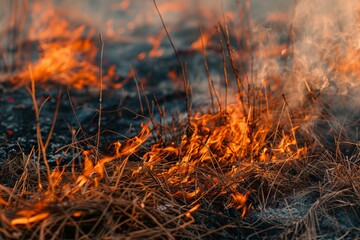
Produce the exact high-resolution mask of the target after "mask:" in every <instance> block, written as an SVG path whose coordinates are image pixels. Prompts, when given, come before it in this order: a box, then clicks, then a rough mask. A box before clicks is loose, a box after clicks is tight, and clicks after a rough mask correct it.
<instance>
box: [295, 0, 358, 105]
mask: <svg viewBox="0 0 360 240" xmlns="http://www.w3.org/2000/svg"><path fill="white" fill-rule="evenodd" d="M358 5H359V4H358V3H357V1H355V0H349V1H345V2H344V1H340V0H315V1H313V0H303V1H300V2H299V4H298V5H297V7H296V15H295V18H294V29H295V34H294V53H293V54H294V58H293V68H292V72H291V74H292V77H291V80H292V81H293V82H291V83H290V84H289V89H288V91H289V94H288V95H292V96H293V99H291V102H292V104H293V105H296V104H297V103H296V102H299V99H303V98H304V94H303V93H304V89H305V90H307V91H309V89H308V88H310V89H311V91H315V92H321V93H334V91H335V92H336V94H338V95H340V96H345V95H348V94H349V93H350V90H351V91H354V90H355V91H356V92H357V93H360V92H359V89H358V87H359V85H360V80H359V79H358V77H359V76H360V75H359V73H360V72H359V70H358V69H356V68H355V65H354V64H357V62H358V60H359V56H358V54H357V52H358V51H359V47H360V45H359V43H360V42H359V41H360V38H359V19H358ZM290 92H291V94H290ZM357 102H358V101H357Z"/></svg>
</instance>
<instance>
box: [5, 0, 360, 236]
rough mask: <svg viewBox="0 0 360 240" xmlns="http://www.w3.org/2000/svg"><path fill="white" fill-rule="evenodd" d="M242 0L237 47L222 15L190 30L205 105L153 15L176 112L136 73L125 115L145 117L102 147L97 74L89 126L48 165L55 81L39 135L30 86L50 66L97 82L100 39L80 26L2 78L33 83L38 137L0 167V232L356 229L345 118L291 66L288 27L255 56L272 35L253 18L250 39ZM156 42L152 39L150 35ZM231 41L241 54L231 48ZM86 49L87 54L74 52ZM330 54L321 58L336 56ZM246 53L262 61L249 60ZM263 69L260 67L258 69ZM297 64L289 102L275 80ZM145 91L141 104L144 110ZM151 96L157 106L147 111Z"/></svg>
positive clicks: (76, 84) (62, 76)
mask: <svg viewBox="0 0 360 240" xmlns="http://www.w3.org/2000/svg"><path fill="white" fill-rule="evenodd" d="M127 4H130V3H127ZM249 4H250V3H249V1H244V9H245V10H244V11H245V12H242V14H243V15H242V17H243V19H242V20H244V22H245V23H244V25H243V26H242V27H243V28H244V29H243V30H242V31H244V32H242V33H243V34H244V36H245V37H244V38H243V39H241V42H242V43H243V46H242V47H241V49H239V51H236V50H234V48H233V47H232V41H233V40H234V37H233V36H231V35H230V33H229V32H231V29H230V31H229V29H228V28H229V24H228V23H227V21H226V19H225V18H224V19H223V22H222V23H220V24H218V25H217V27H216V31H215V32H214V34H207V33H206V34H205V35H203V36H204V39H203V38H202V36H200V38H199V39H198V40H196V41H195V42H194V43H196V46H195V45H192V47H191V48H196V51H198V52H200V53H201V54H202V56H203V59H204V65H205V69H206V71H207V77H208V87H209V90H208V91H209V95H210V96H211V102H210V104H209V105H207V106H206V107H208V108H209V111H205V112H204V111H202V110H201V108H199V109H195V111H194V109H191V98H190V97H191V94H192V88H191V86H190V84H189V81H188V79H187V78H186V69H185V67H184V64H183V62H182V59H181V56H180V53H179V52H178V50H177V49H176V47H175V45H174V43H173V42H172V39H171V37H170V33H169V32H168V31H167V28H166V25H165V23H164V22H163V24H164V28H165V30H166V35H167V37H168V39H169V40H170V43H171V46H172V48H173V50H174V52H175V55H176V58H177V60H178V63H179V65H180V66H181V68H180V69H179V71H181V73H182V81H183V82H182V83H183V87H184V95H185V97H186V103H185V105H186V113H187V118H178V119H173V121H172V122H171V121H167V120H166V118H165V115H166V114H165V110H164V109H162V108H161V107H160V106H159V103H158V101H157V99H156V98H155V100H154V101H153V105H156V107H154V106H153V107H150V105H151V104H150V100H149V99H148V96H147V95H146V93H145V90H144V85H143V84H141V85H140V86H139V85H138V83H137V81H136V79H135V83H136V88H137V90H138V98H139V102H140V105H141V111H140V112H141V113H136V114H137V116H141V117H142V118H143V119H144V121H143V123H142V124H141V126H140V129H139V131H138V133H137V134H134V135H130V137H127V138H125V139H123V140H121V141H120V140H119V141H115V142H113V143H112V144H111V146H110V147H107V149H106V150H102V149H100V145H101V144H100V143H99V141H100V139H101V134H102V132H101V131H100V130H101V123H102V121H101V120H102V118H101V111H102V87H101V89H100V103H99V104H100V107H99V110H98V113H99V116H98V117H99V122H98V123H99V125H98V131H97V133H96V135H95V136H94V137H89V138H86V139H85V140H84V141H75V140H74V138H73V142H72V143H71V144H69V146H70V148H74V149H76V150H77V151H80V152H81V154H80V155H76V154H73V156H72V160H71V161H69V162H66V163H64V162H62V161H61V160H59V159H57V161H56V163H55V164H53V165H50V164H49V162H48V158H47V148H48V146H49V141H50V140H49V139H50V138H51V137H52V134H53V132H54V124H55V123H56V118H57V112H58V111H59V105H58V104H60V99H61V94H62V93H61V92H59V94H58V99H57V103H58V104H57V106H56V107H55V114H54V115H53V116H54V119H55V120H54V121H53V123H52V127H51V128H50V131H49V132H48V136H46V138H45V136H44V135H43V134H44V131H43V130H42V126H41V116H40V112H41V110H42V107H43V104H45V103H41V104H39V102H38V101H37V95H36V92H35V85H40V89H41V84H43V82H46V81H48V80H50V79H51V80H52V81H54V82H63V83H64V84H65V85H67V86H68V87H72V88H79V89H81V88H83V86H84V84H85V81H86V84H91V85H94V86H97V84H98V82H99V81H100V82H101V85H102V83H103V81H102V80H103V79H102V74H101V72H100V79H99V76H98V71H100V70H102V62H103V58H102V56H101V59H100V61H101V64H100V67H96V66H95V65H94V64H93V63H92V62H91V61H92V60H93V59H94V58H95V56H96V52H97V49H96V48H95V46H94V43H93V42H91V41H90V40H89V38H86V40H79V39H81V38H82V33H83V30H84V29H83V28H79V29H78V31H76V32H75V34H72V37H73V38H72V39H71V41H67V40H66V41H65V40H59V41H55V42H54V43H46V44H45V43H44V44H40V46H41V51H42V53H43V54H42V55H41V56H40V59H39V60H38V61H37V62H36V63H34V64H31V65H30V67H28V68H27V69H26V70H23V71H21V72H20V73H19V72H17V73H16V74H14V77H13V78H11V79H12V81H15V80H16V79H17V81H16V84H30V87H28V92H29V93H30V96H31V99H32V102H33V106H34V107H33V108H34V110H35V118H36V134H37V143H38V144H37V146H34V147H33V148H32V150H31V151H30V152H29V153H24V152H22V151H21V152H16V151H10V152H9V153H8V157H7V159H6V160H5V161H3V163H2V165H1V166H0V179H1V185H0V208H1V211H0V219H1V223H0V233H1V236H2V237H4V238H9V239H12V238H15V239H19V238H20V239H39V238H40V239H100V238H101V239H117V238H121V239H122V238H129V239H138V238H141V239H145V238H146V239H152V238H153V239H204V238H209V239H219V238H223V239H228V238H234V239H243V238H279V237H280V238H285V239H287V238H289V239H297V238H300V239H302V238H305V239H315V238H329V237H332V236H335V237H338V238H340V237H342V238H355V237H359V231H360V229H359V228H358V226H359V225H360V215H359V212H360V204H359V203H360V195H359V191H360V189H359V186H360V178H359V176H360V168H359V160H358V159H359V156H360V152H359V149H358V145H357V144H356V143H355V142H352V141H351V136H349V135H348V134H347V133H346V131H345V130H346V129H345V128H344V126H343V125H342V124H340V123H339V121H338V120H337V118H336V116H333V115H332V114H333V113H332V109H331V106H330V104H329V103H331V101H329V98H332V97H336V94H334V93H333V92H332V91H327V90H326V86H325V85H326V84H325V85H324V84H322V85H321V84H320V85H321V86H320V85H319V84H317V82H316V81H315V82H312V81H310V79H311V77H313V75H312V74H311V73H309V72H306V73H304V74H299V73H302V72H301V69H305V68H306V67H305V66H304V65H301V63H302V62H297V58H295V57H294V54H295V53H296V51H295V50H296V49H295V50H294V39H292V37H293V36H291V32H295V30H294V29H293V26H290V31H289V32H290V34H289V41H288V42H287V43H286V44H285V45H286V46H284V49H285V50H284V49H283V50H282V51H280V50H281V48H283V47H281V48H279V47H278V46H277V47H276V48H275V50H274V48H272V47H273V46H272V45H271V44H270V50H269V51H265V52H266V54H265V56H264V55H262V51H261V50H266V47H269V46H267V45H266V46H265V45H264V46H262V45H261V44H262V43H263V42H265V41H269V39H270V38H271V36H269V35H267V34H263V32H262V31H260V32H258V34H257V35H256V37H258V39H255V40H254V39H252V37H251V36H250V35H251V34H250V30H249V29H250V28H251V24H252V19H251V16H248V15H249V12H247V11H249V10H248V8H249V7H250V5H249ZM124 6H125V7H126V6H127V5H126V4H125V5H124ZM155 6H156V5H155ZM157 10H158V11H159V9H158V8H157ZM160 17H161V15H160ZM161 21H163V20H162V18H161ZM209 36H217V37H218V43H217V44H218V45H219V46H218V48H217V50H218V51H219V52H220V53H219V55H221V60H222V64H223V65H222V71H223V79H222V81H223V82H221V83H220V84H221V86H222V87H221V88H217V87H215V83H214V80H213V79H212V76H211V74H210V70H209V66H208V62H207V61H208V59H207V52H206V50H207V48H206V44H208V43H209V42H211V41H213V42H212V43H211V46H214V45H215V44H214V39H212V38H211V37H209ZM161 37H163V35H161ZM205 40H206V41H205ZM252 41H254V42H252ZM255 41H256V42H255ZM160 42H161V41H156V43H155V44H156V48H158V47H159V46H160ZM101 43H102V44H103V42H102V39H101ZM255 43H256V44H255ZM65 45H66V46H65ZM252 45H256V46H257V47H255V46H252ZM64 46H65V47H64ZM102 48H103V45H102ZM262 48H264V49H262ZM347 50H348V48H347ZM151 51H152V50H151ZM284 51H285V52H286V54H284ZM280 52H282V53H283V54H282V55H281V54H280ZM239 53H247V54H244V55H241V56H239ZM102 54H103V52H101V55H102ZM273 54H275V55H277V54H278V56H276V57H278V58H280V59H281V60H283V61H284V63H283V65H284V66H283V67H284V69H286V71H284V73H282V74H273V73H274V72H278V71H276V70H274V68H271V67H274V66H272V65H271V64H269V65H267V64H265V63H263V62H261V61H259V62H258V61H257V60H261V59H262V60H263V61H265V60H268V61H269V62H270V63H271V62H272V61H273V60H274V59H273V58H274V56H273ZM149 55H151V54H150V53H149ZM59 56H60V59H61V60H58V59H59ZM84 56H85V57H86V58H89V59H87V60H84V59H83V57H84ZM326 59H328V58H326ZM341 59H345V58H343V57H341ZM330 60H331V61H330ZM330 60H329V64H330V65H332V64H333V63H334V62H336V61H335V60H333V59H330ZM256 64H259V67H254V65H256ZM343 65H346V63H344V64H342V65H340V67H335V68H331V67H330V70H329V71H328V72H327V71H324V73H323V74H320V75H321V76H322V78H321V79H320V80H319V81H320V82H321V81H325V80H326V79H325V77H326V76H323V75H324V74H325V75H326V74H328V73H329V72H330V73H334V72H335V73H336V74H335V76H337V77H342V78H343V77H344V76H343V74H344V75H345V77H346V76H348V74H349V72H348V71H351V69H350V68H351V67H352V66H353V64H350V65H348V66H349V68H348V67H346V66H345V67H343ZM276 66H277V67H279V66H278V65H276ZM262 68H271V69H270V70H269V71H267V75H266V76H263V73H262V72H261V71H260V70H261V69H262ZM310 68H311V67H310ZM110 69H111V68H110ZM344 69H345V70H344ZM108 72H111V71H110V70H109V71H108ZM317 73H318V71H315V75H316V74H317ZM111 76H113V74H110V75H109V76H108V77H111ZM296 76H299V77H303V78H305V80H304V81H303V82H302V87H301V88H300V89H301V92H302V95H301V96H302V98H301V101H299V102H301V104H294V101H293V98H294V97H292V96H290V97H289V94H288V92H289V90H288V89H287V87H288V86H289V85H288V84H286V80H289V79H290V80H294V79H296ZM131 77H134V78H135V77H136V74H135V73H132V75H131ZM131 77H130V78H131ZM11 79H9V80H11ZM19 79H20V83H19V81H18V80H19ZM324 79H325V80H324ZM318 85H319V86H320V89H318V88H317V86H318ZM108 86H111V84H109V85H108ZM233 89H235V90H233ZM297 91H298V89H296V91H294V95H295V94H297V93H298V92H297ZM142 99H143V100H144V102H145V104H146V106H147V108H148V112H149V116H144V109H143V104H142V103H143V102H142ZM289 101H290V102H289ZM71 106H72V105H71ZM201 107H204V106H201ZM72 108H73V111H74V107H73V106H72ZM154 109H157V111H158V112H159V116H160V119H157V118H156V116H154ZM74 113H76V112H75V111H74ZM75 117H77V116H76V114H75ZM81 128H82V127H81V125H80V126H79V129H80V130H82V129H81ZM319 129H320V130H319ZM321 129H326V130H328V131H329V132H331V134H332V135H331V136H330V138H331V139H330V140H329V134H328V133H327V132H324V131H321ZM89 139H90V140H91V139H95V140H94V141H90V140H89ZM89 143H92V145H90V146H89ZM86 144H87V146H86Z"/></svg>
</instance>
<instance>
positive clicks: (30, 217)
mask: <svg viewBox="0 0 360 240" xmlns="http://www.w3.org/2000/svg"><path fill="white" fill-rule="evenodd" d="M18 215H22V216H23V217H19V218H15V219H12V220H11V221H10V224H11V225H13V226H15V225H28V224H30V223H35V222H40V221H42V220H44V219H46V218H48V217H49V215H50V213H49V212H41V213H35V212H34V211H31V210H23V211H20V212H18Z"/></svg>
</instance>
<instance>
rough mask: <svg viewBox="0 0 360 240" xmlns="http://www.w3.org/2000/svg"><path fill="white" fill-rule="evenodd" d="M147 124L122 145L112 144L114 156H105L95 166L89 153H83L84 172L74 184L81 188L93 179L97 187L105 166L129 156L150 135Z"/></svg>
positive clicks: (118, 143)
mask: <svg viewBox="0 0 360 240" xmlns="http://www.w3.org/2000/svg"><path fill="white" fill-rule="evenodd" d="M148 125H149V123H147V124H145V125H144V126H143V128H142V130H141V132H140V133H139V134H138V135H137V136H135V137H133V138H131V139H129V140H127V141H126V143H125V144H124V145H122V144H121V143H120V142H116V143H114V146H115V154H114V155H113V156H106V157H103V158H101V159H99V160H98V161H97V164H96V165H95V166H94V164H93V161H92V160H91V158H90V153H89V151H84V152H83V156H84V165H85V167H84V171H83V174H82V175H81V176H79V177H78V179H77V181H76V183H77V184H78V186H79V187H81V186H83V185H84V184H85V183H87V182H89V180H91V179H94V181H95V182H94V184H95V187H97V186H98V181H99V180H101V179H102V178H103V177H104V171H105V170H104V169H105V164H106V163H108V162H111V161H113V160H115V159H117V158H120V157H122V156H125V155H127V156H129V155H131V154H133V153H135V152H136V151H137V149H138V148H139V147H140V145H141V144H143V143H144V142H145V141H146V140H147V138H148V137H149V135H150V129H149V128H148Z"/></svg>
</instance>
